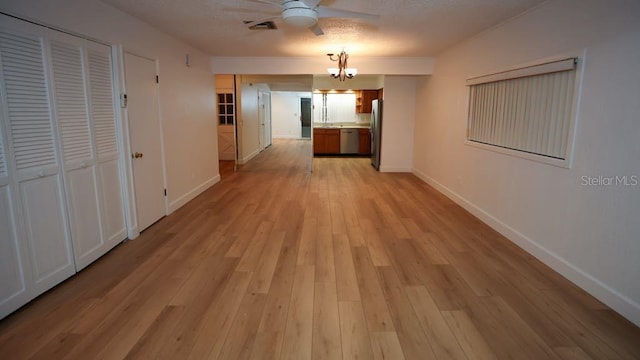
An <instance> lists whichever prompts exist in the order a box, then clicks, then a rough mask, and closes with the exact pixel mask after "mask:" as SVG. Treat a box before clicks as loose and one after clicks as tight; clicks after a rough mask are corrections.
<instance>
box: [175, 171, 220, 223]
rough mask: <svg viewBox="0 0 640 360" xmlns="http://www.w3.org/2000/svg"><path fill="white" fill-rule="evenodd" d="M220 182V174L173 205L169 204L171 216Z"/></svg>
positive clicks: (178, 199)
mask: <svg viewBox="0 0 640 360" xmlns="http://www.w3.org/2000/svg"><path fill="white" fill-rule="evenodd" d="M219 181H220V174H218V175H216V176H214V177H212V178H211V179H209V180H207V181H205V182H203V183H202V184H200V185H198V186H196V187H195V188H194V189H192V190H191V191H189V192H187V193H186V194H184V195H182V196H180V197H179V198H177V199H176V200H174V201H172V202H171V203H169V214H171V213H172V212H174V211H176V210H178V209H179V208H181V207H182V206H183V205H184V204H186V203H188V202H189V201H191V200H193V199H194V198H195V197H196V196H198V195H200V194H202V192H203V191H205V190H207V189H208V188H210V187H212V186H213V185H215V184H216V183H218V182H219ZM167 215H168V214H167Z"/></svg>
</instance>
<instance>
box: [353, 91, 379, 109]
mask: <svg viewBox="0 0 640 360" xmlns="http://www.w3.org/2000/svg"><path fill="white" fill-rule="evenodd" d="M377 98H378V90H356V113H359V114H369V113H371V102H372V101H373V100H375V99H377Z"/></svg>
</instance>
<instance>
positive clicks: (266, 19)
mask: <svg viewBox="0 0 640 360" xmlns="http://www.w3.org/2000/svg"><path fill="white" fill-rule="evenodd" d="M279 18H280V15H278V16H270V17H268V18H264V19H260V20H256V21H251V22H245V23H244V25H245V26H246V27H248V28H250V27H252V26H256V25H258V24H262V23H263V22H267V21H271V20H275V19H279Z"/></svg>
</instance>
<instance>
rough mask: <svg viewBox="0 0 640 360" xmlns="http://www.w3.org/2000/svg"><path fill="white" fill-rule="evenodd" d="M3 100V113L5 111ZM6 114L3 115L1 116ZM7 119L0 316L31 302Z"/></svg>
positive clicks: (0, 197) (1, 173)
mask: <svg viewBox="0 0 640 360" xmlns="http://www.w3.org/2000/svg"><path fill="white" fill-rule="evenodd" d="M4 113H5V112H4V101H0V114H4ZM1 117H3V115H0V118H1ZM3 125H4V122H3V121H0V318H2V317H3V316H4V315H6V314H8V313H9V312H11V311H12V310H13V309H15V308H16V307H18V306H20V305H21V304H22V303H24V302H26V301H28V299H27V297H28V294H27V293H26V290H27V289H26V284H25V274H24V272H23V270H22V264H21V259H22V254H21V253H22V251H21V249H20V246H19V243H18V237H17V233H16V231H17V229H16V226H15V211H14V209H13V204H14V201H13V196H12V187H11V184H10V180H9V174H8V172H7V161H6V158H5V154H6V153H7V151H6V149H5V147H4V144H6V140H5V138H4V133H5V131H4V128H3Z"/></svg>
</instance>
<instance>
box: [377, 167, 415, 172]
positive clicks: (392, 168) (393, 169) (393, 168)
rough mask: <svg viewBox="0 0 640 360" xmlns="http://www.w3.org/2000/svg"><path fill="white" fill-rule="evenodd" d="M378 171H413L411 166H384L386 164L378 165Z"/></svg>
mask: <svg viewBox="0 0 640 360" xmlns="http://www.w3.org/2000/svg"><path fill="white" fill-rule="evenodd" d="M378 170H379V171H380V172H384V173H410V172H413V170H412V169H411V168H401V167H398V168H396V167H386V166H380V168H379V169H378Z"/></svg>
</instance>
